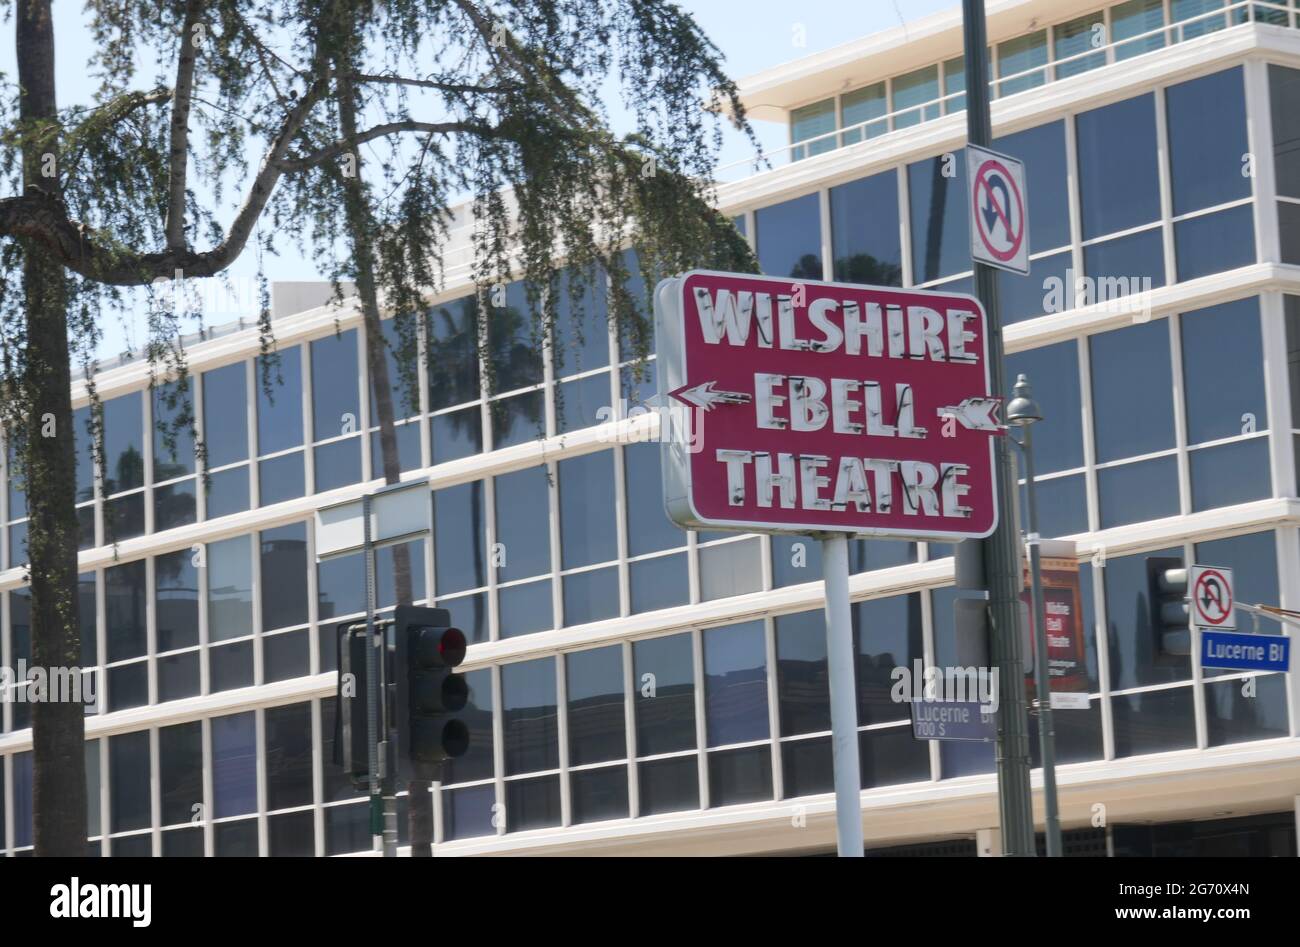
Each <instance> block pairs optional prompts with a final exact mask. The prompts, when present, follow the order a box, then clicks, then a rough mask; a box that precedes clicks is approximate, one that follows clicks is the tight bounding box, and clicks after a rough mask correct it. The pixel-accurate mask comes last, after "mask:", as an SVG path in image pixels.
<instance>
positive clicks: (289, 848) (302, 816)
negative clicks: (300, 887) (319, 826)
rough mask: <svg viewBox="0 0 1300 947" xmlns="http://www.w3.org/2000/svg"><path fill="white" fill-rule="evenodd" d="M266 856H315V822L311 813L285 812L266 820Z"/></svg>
mask: <svg viewBox="0 0 1300 947" xmlns="http://www.w3.org/2000/svg"><path fill="white" fill-rule="evenodd" d="M266 835H267V854H269V855H270V856H271V857H272V858H294V857H296V858H310V857H311V856H313V855H315V854H316V820H315V816H314V815H313V814H312V813H311V812H285V813H281V814H280V815H273V816H270V817H269V818H268V819H267V820H266Z"/></svg>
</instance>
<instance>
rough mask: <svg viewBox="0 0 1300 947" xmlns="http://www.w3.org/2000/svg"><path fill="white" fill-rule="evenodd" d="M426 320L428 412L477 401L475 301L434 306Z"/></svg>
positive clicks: (476, 318)
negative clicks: (427, 332)
mask: <svg viewBox="0 0 1300 947" xmlns="http://www.w3.org/2000/svg"><path fill="white" fill-rule="evenodd" d="M428 320H429V321H428V326H429V336H428V337H429V342H428V346H429V348H428V360H429V410H431V411H437V410H438V409H439V408H449V407H451V406H452V405H454V404H464V403H465V402H466V401H477V400H478V397H479V386H478V351H477V341H476V340H477V339H478V299H477V298H476V297H474V296H466V297H465V298H464V299H456V300H453V301H452V302H448V303H443V304H442V305H441V306H434V307H433V309H431V310H430V311H429V315H428Z"/></svg>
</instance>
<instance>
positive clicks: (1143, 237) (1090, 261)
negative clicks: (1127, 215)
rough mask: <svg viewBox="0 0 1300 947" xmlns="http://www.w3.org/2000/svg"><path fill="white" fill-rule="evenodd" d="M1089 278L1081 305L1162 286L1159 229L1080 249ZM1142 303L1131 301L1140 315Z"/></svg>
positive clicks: (1131, 304)
mask: <svg viewBox="0 0 1300 947" xmlns="http://www.w3.org/2000/svg"><path fill="white" fill-rule="evenodd" d="M1083 269H1084V272H1085V273H1087V275H1088V280H1087V281H1086V282H1085V283H1084V295H1083V298H1082V299H1081V300H1080V305H1084V306H1087V305H1090V304H1092V303H1094V302H1098V303H1101V302H1109V301H1113V300H1117V299H1123V298H1124V297H1125V296H1133V295H1136V294H1138V293H1145V292H1148V291H1150V290H1151V289H1154V288H1156V287H1159V286H1163V285H1165V249H1164V243H1163V241H1162V239H1161V235H1160V229H1159V228H1158V227H1157V228H1153V229H1151V230H1143V231H1141V232H1139V233H1134V234H1129V235H1128V236H1127V237H1117V238H1116V239H1114V240H1106V241H1103V242H1102V243H1093V244H1089V245H1088V246H1086V247H1084V248H1083ZM1142 304H1143V301H1142V300H1136V299H1135V300H1131V301H1130V303H1129V305H1130V306H1131V307H1132V311H1133V312H1135V313H1136V312H1139V311H1140V310H1139V309H1138V307H1139V306H1141V305H1142Z"/></svg>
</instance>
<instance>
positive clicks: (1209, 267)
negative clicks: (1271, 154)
mask: <svg viewBox="0 0 1300 947" xmlns="http://www.w3.org/2000/svg"><path fill="white" fill-rule="evenodd" d="M1174 255H1175V257H1176V258H1177V260H1178V279H1179V280H1190V279H1196V278H1197V277H1198V276H1208V275H1209V274H1211V273H1222V272H1223V271H1224V270H1232V269H1236V268H1237V267H1239V266H1249V265H1250V264H1252V263H1254V262H1255V208H1254V207H1253V205H1250V204H1245V205H1243V206H1241V207H1234V208H1232V209H1231V210H1224V211H1220V212H1219V213H1217V214H1208V215H1206V216H1203V217H1193V218H1192V219H1191V220H1180V221H1179V222H1178V223H1176V224H1174Z"/></svg>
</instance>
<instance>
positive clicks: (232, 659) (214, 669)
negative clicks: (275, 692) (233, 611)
mask: <svg viewBox="0 0 1300 947" xmlns="http://www.w3.org/2000/svg"><path fill="white" fill-rule="evenodd" d="M208 677H209V679H210V686H209V687H208V690H210V691H214V692H215V691H229V690H235V689H236V688H239V687H252V686H253V642H252V640H251V639H246V640H244V641H240V642H237V643H235V644H228V645H222V646H221V647H220V648H213V649H211V651H210V652H209V657H208Z"/></svg>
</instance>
